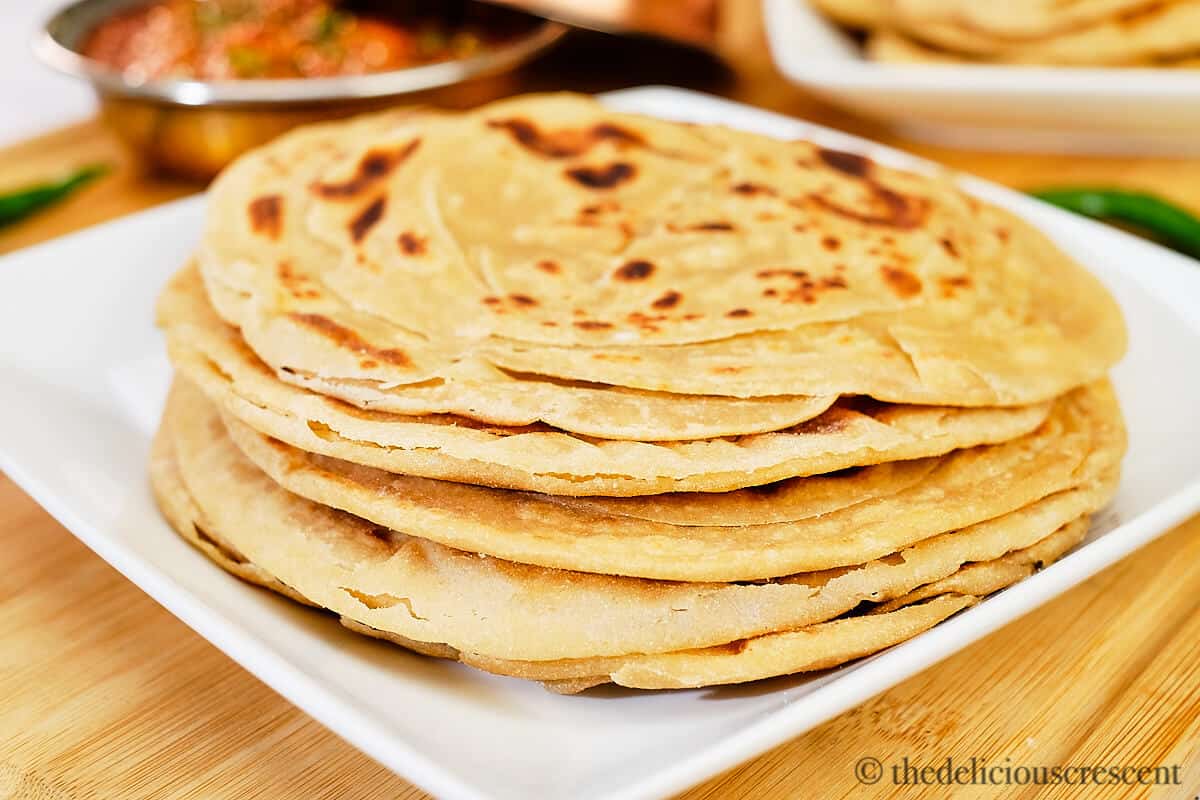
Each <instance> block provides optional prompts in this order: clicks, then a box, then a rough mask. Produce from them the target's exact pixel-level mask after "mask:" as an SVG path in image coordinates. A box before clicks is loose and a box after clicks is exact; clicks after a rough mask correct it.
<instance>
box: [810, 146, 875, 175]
mask: <svg viewBox="0 0 1200 800" xmlns="http://www.w3.org/2000/svg"><path fill="white" fill-rule="evenodd" d="M817 157H818V158H820V159H821V160H822V161H823V162H825V165H826V166H828V167H830V168H831V169H836V170H837V171H838V172H840V173H842V174H843V175H850V176H852V177H855V178H864V177H866V176H867V175H869V174H870V172H871V168H872V167H873V166H874V162H872V161H871V159H869V158H867V157H866V156H860V155H859V154H858V153H847V152H845V151H843V150H829V149H826V148H823V147H821V148H817Z"/></svg>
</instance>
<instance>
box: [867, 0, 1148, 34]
mask: <svg viewBox="0 0 1200 800" xmlns="http://www.w3.org/2000/svg"><path fill="white" fill-rule="evenodd" d="M889 2H890V9H891V12H892V13H893V14H894V15H895V16H896V17H899V18H902V19H905V20H909V21H911V22H912V23H913V24H917V23H918V22H919V21H926V22H949V23H954V24H957V25H959V26H961V27H963V28H966V29H969V30H972V31H975V32H977V33H979V34H980V35H981V36H990V37H993V38H996V39H1012V40H1027V39H1045V38H1048V37H1052V36H1055V35H1058V34H1062V33H1064V32H1067V31H1072V30H1075V29H1078V28H1087V27H1090V26H1093V25H1096V24H1099V23H1102V22H1106V21H1109V20H1113V19H1126V20H1132V19H1136V18H1137V16H1138V15H1139V14H1140V13H1142V12H1143V11H1148V10H1149V9H1151V8H1152V7H1153V6H1159V5H1164V3H1162V2H1161V0H1004V2H980V0H889Z"/></svg>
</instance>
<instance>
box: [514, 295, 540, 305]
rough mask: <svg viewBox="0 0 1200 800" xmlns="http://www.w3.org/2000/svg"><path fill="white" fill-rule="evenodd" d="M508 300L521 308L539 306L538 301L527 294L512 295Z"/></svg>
mask: <svg viewBox="0 0 1200 800" xmlns="http://www.w3.org/2000/svg"><path fill="white" fill-rule="evenodd" d="M508 299H509V300H510V301H512V304H513V305H515V306H520V307H521V308H532V307H533V306H536V305H537V304H538V301H537V300H534V299H533V298H532V297H530V296H529V295H527V294H510V295H509V296H508Z"/></svg>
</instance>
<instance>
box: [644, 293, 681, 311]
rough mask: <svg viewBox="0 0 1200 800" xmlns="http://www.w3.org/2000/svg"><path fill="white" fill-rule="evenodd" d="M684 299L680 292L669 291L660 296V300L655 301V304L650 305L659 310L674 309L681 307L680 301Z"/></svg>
mask: <svg viewBox="0 0 1200 800" xmlns="http://www.w3.org/2000/svg"><path fill="white" fill-rule="evenodd" d="M682 299H683V295H681V294H680V293H679V292H677V291H675V290H674V289H671V290H669V291H666V292H663V293H662V295H661V296H659V298H658V299H657V300H655V301H654V302H653V303H651V304H650V305H652V306H654V307H655V308H659V309H663V308H674V307H675V306H677V305H679V301H680V300H682Z"/></svg>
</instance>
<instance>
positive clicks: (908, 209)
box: [808, 183, 929, 230]
mask: <svg viewBox="0 0 1200 800" xmlns="http://www.w3.org/2000/svg"><path fill="white" fill-rule="evenodd" d="M867 188H868V189H869V190H870V193H871V198H872V202H871V206H872V207H871V208H870V209H860V208H847V207H846V206H843V205H839V204H838V203H835V202H833V201H832V200H830V199H829V198H827V197H825V196H824V195H821V194H810V195H809V196H808V199H809V200H810V201H812V202H813V203H814V204H816V205H818V206H820V207H821V208H823V209H824V210H826V211H828V212H830V213H832V214H837V215H838V216H840V217H845V218H846V219H852V220H854V221H856V222H861V223H862V224H864V225H877V226H881V227H889V228H900V229H904V230H908V229H911V228H918V227H920V226H921V225H922V224H923V223H924V222H925V219H926V217H928V215H929V200H928V199H926V198H924V197H910V196H908V195H902V194H900V193H899V192H895V191H893V190H891V189H889V188H887V187H886V186H881V185H880V184H877V183H868V184H867Z"/></svg>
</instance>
